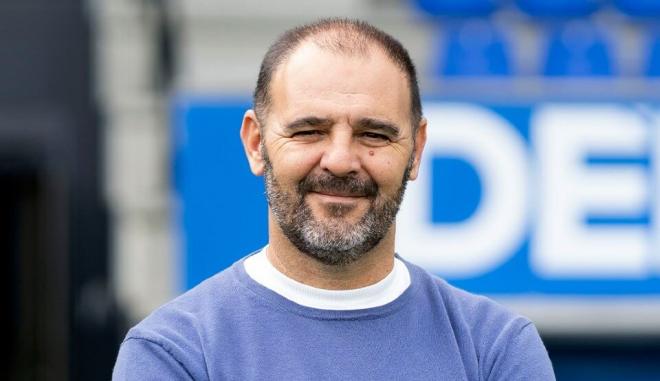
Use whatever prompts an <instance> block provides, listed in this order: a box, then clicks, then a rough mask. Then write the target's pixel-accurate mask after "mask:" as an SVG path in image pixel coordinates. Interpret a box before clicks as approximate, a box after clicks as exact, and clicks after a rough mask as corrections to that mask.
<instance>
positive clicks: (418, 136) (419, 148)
mask: <svg viewBox="0 0 660 381" xmlns="http://www.w3.org/2000/svg"><path fill="white" fill-rule="evenodd" d="M426 125H427V121H426V118H422V120H420V121H419V126H418V127H417V132H416V133H415V153H414V155H415V156H414V157H413V163H412V168H411V169H410V176H408V179H409V180H415V179H416V178H417V175H418V174H419V164H420V163H421V161H422V153H424V147H425V146H426Z"/></svg>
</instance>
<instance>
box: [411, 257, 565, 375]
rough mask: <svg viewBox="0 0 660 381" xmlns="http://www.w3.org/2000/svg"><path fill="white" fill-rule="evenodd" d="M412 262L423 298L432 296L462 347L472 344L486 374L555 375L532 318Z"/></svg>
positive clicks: (412, 268) (414, 276)
mask: <svg viewBox="0 0 660 381" xmlns="http://www.w3.org/2000/svg"><path fill="white" fill-rule="evenodd" d="M407 265H408V268H409V269H410V271H411V273H413V274H414V275H413V279H416V280H417V281H418V282H419V285H418V286H421V289H420V290H418V291H419V292H418V297H423V298H426V299H427V300H429V301H431V304H433V305H435V307H434V308H436V309H437V310H440V311H441V313H442V314H444V315H445V316H446V318H447V319H448V321H449V326H450V327H451V330H452V331H453V332H452V333H453V334H454V336H455V337H456V340H457V341H458V342H459V345H460V346H463V347H464V348H471V349H470V351H471V352H473V353H474V355H475V356H476V358H477V359H478V363H479V365H478V366H479V368H480V373H481V374H482V376H483V377H482V379H487V380H525V379H537V380H554V375H553V371H552V365H551V363H550V359H549V357H548V353H547V351H546V349H545V346H544V345H543V342H542V341H541V338H540V336H539V333H538V331H537V330H536V327H535V326H534V324H533V323H532V322H531V321H530V320H529V319H528V318H526V317H524V316H522V315H520V314H518V313H515V312H513V311H511V310H510V309H508V308H506V307H505V306H503V305H501V304H499V303H497V302H496V301H494V300H492V299H490V298H488V297H486V296H482V295H477V294H473V293H470V292H468V291H465V290H462V289H460V288H457V287H454V286H452V285H451V284H449V283H447V282H446V281H445V280H443V279H441V278H439V277H437V276H435V275H433V274H430V273H429V272H427V271H425V270H423V269H421V268H420V267H418V266H416V265H413V264H410V263H407ZM534 374H536V375H534ZM526 377H530V378H526Z"/></svg>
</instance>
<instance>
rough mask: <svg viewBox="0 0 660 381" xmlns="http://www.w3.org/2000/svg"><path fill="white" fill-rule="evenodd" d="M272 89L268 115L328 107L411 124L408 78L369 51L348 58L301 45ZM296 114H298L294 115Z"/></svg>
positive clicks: (374, 50)
mask: <svg viewBox="0 0 660 381" xmlns="http://www.w3.org/2000/svg"><path fill="white" fill-rule="evenodd" d="M325 74H327V75H325ZM271 86H272V94H273V97H272V106H273V107H272V108H271V111H272V112H274V113H277V112H283V111H284V112H289V113H290V112H300V113H302V114H304V113H305V109H306V108H309V109H312V108H314V107H316V108H317V110H316V111H318V109H319V108H320V109H323V108H325V107H326V106H327V109H333V110H334V111H337V110H346V111H347V115H351V113H359V114H362V115H363V116H368V117H377V116H379V117H380V118H381V119H382V118H383V116H385V115H390V116H394V115H396V116H397V117H400V116H403V117H404V118H403V119H402V120H391V119H393V118H391V117H389V118H385V119H390V121H391V122H395V123H397V124H400V125H401V126H404V125H405V126H408V125H409V124H410V123H409V120H410V118H409V115H410V107H411V104H410V102H411V100H410V92H409V89H408V86H409V85H408V81H407V77H406V75H405V73H404V72H402V71H401V70H400V68H399V67H397V66H396V65H395V64H394V63H393V62H392V61H391V59H390V58H389V57H387V55H386V54H385V53H384V52H381V51H379V50H378V49H377V48H370V50H369V52H367V53H366V54H363V55H351V56H350V57H347V56H345V55H338V54H336V53H334V52H332V51H328V50H323V49H321V48H319V47H318V46H316V45H314V44H309V43H307V44H304V45H302V46H300V47H299V48H298V49H297V50H296V52H294V54H292V55H291V57H289V59H288V60H287V61H286V62H284V63H283V64H282V66H281V67H280V68H278V70H277V71H276V73H275V75H274V77H273V81H272V83H271ZM392 108H395V109H394V110H392ZM370 113H372V114H374V115H369V114H370ZM279 116H280V117H284V118H287V117H293V116H291V115H287V116H284V115H279ZM300 116H303V115H296V117H300ZM317 116H320V117H335V118H336V117H338V115H317ZM355 116H356V117H357V116H359V115H355ZM397 119H400V118H397ZM411 127H412V126H411Z"/></svg>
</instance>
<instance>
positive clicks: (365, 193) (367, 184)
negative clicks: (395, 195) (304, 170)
mask: <svg viewBox="0 0 660 381" xmlns="http://www.w3.org/2000/svg"><path fill="white" fill-rule="evenodd" d="M298 192H299V194H301V195H305V194H307V193H309V192H319V193H331V194H338V195H342V196H353V197H369V198H375V197H376V195H377V194H378V185H376V183H375V182H374V181H373V180H371V179H361V178H358V177H355V176H349V177H337V176H333V175H331V174H327V173H324V174H321V175H309V176H307V177H305V178H304V179H303V180H301V181H300V183H298Z"/></svg>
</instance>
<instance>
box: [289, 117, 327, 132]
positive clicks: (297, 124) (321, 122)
mask: <svg viewBox="0 0 660 381" xmlns="http://www.w3.org/2000/svg"><path fill="white" fill-rule="evenodd" d="M332 123H333V122H332V120H330V119H327V118H318V117H315V116H306V117H303V118H299V119H296V120H294V121H293V122H291V123H288V124H287V125H286V126H285V129H287V130H290V131H295V130H299V129H301V128H305V127H329V126H332Z"/></svg>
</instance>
